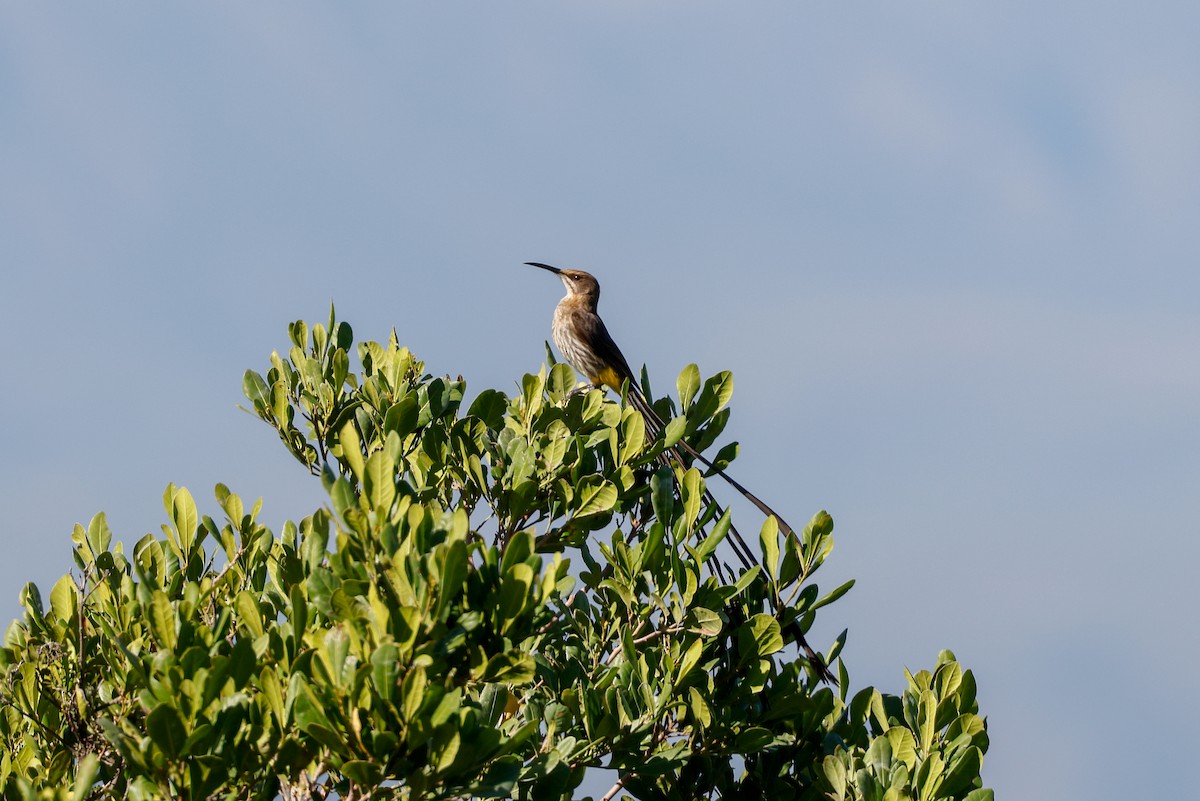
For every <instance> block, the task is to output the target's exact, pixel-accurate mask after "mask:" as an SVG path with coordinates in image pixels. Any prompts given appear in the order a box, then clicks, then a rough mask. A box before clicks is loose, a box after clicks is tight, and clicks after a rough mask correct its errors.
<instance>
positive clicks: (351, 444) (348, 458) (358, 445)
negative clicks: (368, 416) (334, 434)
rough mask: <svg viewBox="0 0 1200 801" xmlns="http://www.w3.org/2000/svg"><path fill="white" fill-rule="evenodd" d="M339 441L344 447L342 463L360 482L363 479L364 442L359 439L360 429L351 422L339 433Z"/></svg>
mask: <svg viewBox="0 0 1200 801" xmlns="http://www.w3.org/2000/svg"><path fill="white" fill-rule="evenodd" d="M338 441H339V442H340V443H341V446H342V461H343V462H344V463H345V464H346V466H347V467H349V468H350V472H352V473H353V474H354V476H355V478H357V479H358V480H359V481H362V479H363V456H362V442H361V441H360V440H359V438H358V429H357V428H355V427H354V421H353V420H351V421H349V422H347V423H346V424H345V425H344V426H342V430H341V431H340V432H339V433H338Z"/></svg>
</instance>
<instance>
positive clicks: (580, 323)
mask: <svg viewBox="0 0 1200 801" xmlns="http://www.w3.org/2000/svg"><path fill="white" fill-rule="evenodd" d="M525 264H526V265H528V266H530V267H538V268H541V269H543V270H548V271H549V272H551V273H554V274H555V275H557V276H558V277H559V278H560V279H561V280H562V282H563V285H564V286H565V287H566V289H567V294H566V295H565V296H564V297H563V299H562V300H560V301H559V302H558V306H557V307H555V309H554V320H553V323H552V324H551V335H552V337H553V339H554V345H555V347H557V348H558V351H559V353H561V354H562V355H563V358H565V359H566V360H567V362H568V363H569V364H570V365H571V366H572V367H574V368H575V370H577V371H578V372H580V373H582V374H583V375H584V377H585V378H586V379H587V381H588V383H590V384H591V385H592V386H594V387H607V388H609V389H611V390H613V391H614V392H616V393H618V394H621V393H622V391H623V388H627V389H624V392H625V395H626V397H627V398H628V400H629V402H630V404H631V405H632V406H633V407H634V408H635V409H637V410H638V412H640V413H641V415H642V417H643V419H644V420H645V422H646V429H647V431H648V432H649V433H650V435H651V436H657V435H658V433H659V432H661V431H662V430H663V428H665V426H666V424H665V423H664V421H663V419H662V418H661V417H660V416H659V415H658V413H657V412H655V411H654V409H653V407H652V406H651V405H650V402H649V400H647V398H646V396H645V395H644V394H643V393H642V390H641V388H640V387H639V386H638V383H637V381H636V380H635V378H634V375H633V370H631V369H630V367H629V362H628V360H626V358H625V355H624V354H623V353H622V352H621V349H620V348H619V347H618V346H617V343H616V342H615V341H614V340H613V338H612V335H611V334H610V333H609V332H608V327H607V326H606V325H605V324H604V320H602V319H601V318H600V314H599V312H598V311H597V307H598V306H599V303H600V282H599V281H597V280H596V277H595V276H593V275H592V274H591V273H588V272H584V271H583V270H571V269H561V268H559V267H552V266H551V265H549V264H543V263H541V262H536V261H527V262H525ZM677 447H678V448H682V449H683V450H684V451H685V452H686V453H687V454H688V455H689V456H690V457H691V458H692V459H695V460H696V461H699V462H700V463H701V464H703V465H705V466H706V467H708V468H709V469H710V470H711V471H712V472H713V473H715V474H716V475H719V476H720V477H721V478H722V479H724V480H725V481H726V482H728V483H729V485H730V486H732V487H733V488H734V489H735V490H737V491H738V492H739V493H741V495H742V496H743V497H745V498H746V500H748V501H750V503H752V504H754V506H755V507H757V508H758V509H759V511H761V512H762V513H763V514H765V515H767V516H768V517H774V518H775V519H776V520H777V521H778V523H779V528H780V530H781V531H782V532H783V533H784V535H785V536H787V535H788V534H789V533H792V531H793V529H792V527H791V526H790V525H788V524H787V523H786V522H785V521H784V519H783V518H782V517H781V516H780V515H779V514H777V513H776V512H775V510H773V509H772V508H771V507H770V506H768V505H767V504H766V503H764V502H763V501H761V500H760V499H759V498H758V497H757V496H756V495H754V493H752V492H750V491H749V490H748V489H746V488H745V487H743V486H742V485H741V484H739V483H738V482H737V481H735V480H734V479H733V478H732V477H730V476H729V474H727V473H726V472H725V471H724V470H721V469H720V468H718V467H717V466H716V465H714V464H713V463H712V462H711V461H709V460H708V459H707V458H706V457H704V456H703V455H702V454H700V453H699V452H698V451H696V450H695V449H694V448H693V447H692V446H691V445H689V444H688V443H687V442H686V441H685V440H682V439H681V440H680V441H679V442H678V444H677ZM668 453H669V454H670V458H674V459H675V460H676V461H678V462H679V463H680V464H685V463H684V460H683V457H682V455H681V454H680V453H679V452H678V450H676V448H671V449H669V451H668ZM685 466H686V465H685ZM704 497H705V500H706V501H708V502H709V503H711V504H713V505H714V506H716V508H717V509H718V512H719V511H720V507H719V506H717V504H716V498H714V497H713V495H712V493H711V492H710V491H709V490H708V489H707V488H706V489H705V492H704ZM729 533H730V537H731V544H732V545H733V550H734V553H735V554H736V555H737V557H738V559H739V560H740V561H741V562H742V566H743V567H745V568H746V569H750V568H751V566H752V565H757V564H758V562H757V560H756V559H755V558H754V555H753V553H752V552H751V551H750V548H749V546H747V545H746V542H745V540H744V539H743V538H742V536H741V535H740V534H739V533H738V532H737V529H736V528H734V527H733V526H732V525H730V528H729ZM784 630H785V631H787V632H789V633H791V634H792V635H793V636H794V638H795V640H796V643H797V644H798V645H799V646H800V648H801V649H802V650H803V651H804V654H805V657H806V658H807V659H808V661H809V664H811V665H812V667H813V669H814V670H815V671H816V673H817V675H818V676H819V677H820V678H821V679H822V680H823V681H826V682H828V683H830V684H835V683H836V680H835V679H834V676H833V674H832V673H831V672H830V670H829V667H828V666H827V665H826V664H825V661H824V660H823V659H822V658H821V657H820V656H819V655H818V654H817V653H816V651H814V650H813V649H812V648H811V647H810V646H809V644H808V642H807V641H806V640H805V639H804V633H803V631H801V629H800V625H799V623H798V622H797V621H795V620H793V621H791V622H790V623H789V624H788V625H786V626H785V627H784Z"/></svg>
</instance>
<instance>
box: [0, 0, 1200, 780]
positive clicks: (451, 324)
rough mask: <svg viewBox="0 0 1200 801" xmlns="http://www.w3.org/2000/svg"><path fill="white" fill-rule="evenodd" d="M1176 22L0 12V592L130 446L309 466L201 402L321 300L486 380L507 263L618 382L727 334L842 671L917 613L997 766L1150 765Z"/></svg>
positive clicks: (1182, 79)
mask: <svg viewBox="0 0 1200 801" xmlns="http://www.w3.org/2000/svg"><path fill="white" fill-rule="evenodd" d="M1197 41H1200V8H1198V7H1196V6H1195V5H1194V4H1185V3H1182V2H1161V3H1154V4H1149V5H1143V6H1137V7H1134V6H1120V5H1111V6H1103V5H1100V6H1098V5H1096V4H1085V3H1081V2H1067V3H1058V4H1052V5H1047V4H1041V3H1032V2H1014V3H1004V4H996V3H993V4H964V3H945V2H940V3H938V2H911V3H904V4H895V3H889V4H875V5H869V6H863V5H854V4H832V3H830V4H820V5H818V4H796V3H784V2H766V3H761V4H755V5H753V6H747V5H745V4H742V5H739V6H737V7H736V8H735V7H734V6H731V5H728V4H718V3H709V2H698V3H697V2H693V3H682V2H656V3H632V2H573V3H508V4H502V5H501V4H487V5H485V4H475V5H467V4H450V3H439V4H423V5H417V4H380V3H356V4H353V5H352V6H342V5H333V4H326V5H315V4H286V5H285V4H281V3H255V4H244V3H232V2H227V3H219V2H212V3H205V4H190V5H183V4H171V5H159V4H148V3H140V4H139V3H131V4H125V5H123V6H120V7H114V6H111V5H105V6H97V5H86V6H84V5H78V4H76V5H74V6H66V5H51V4H22V5H16V4H8V5H5V6H3V7H0V141H2V142H3V147H2V148H0V252H2V253H3V261H4V266H5V269H4V270H3V273H2V274H3V279H2V280H3V284H2V286H3V290H2V291H0V314H2V316H3V319H4V321H5V323H6V331H7V342H8V347H7V369H6V370H5V377H4V379H3V381H4V390H5V391H4V392H2V393H0V421H2V423H0V425H2V426H3V438H4V441H5V443H6V451H7V458H6V459H4V460H3V463H2V465H0V471H2V472H0V478H2V480H0V502H2V505H3V508H4V509H5V510H6V523H5V526H4V533H3V535H0V538H2V539H0V542H2V543H3V545H4V547H5V550H6V552H7V553H8V554H9V556H8V558H6V559H4V560H3V561H2V562H0V613H2V615H3V617H4V619H6V620H7V619H8V618H9V617H11V616H14V615H16V614H17V613H18V611H19V610H18V606H17V603H16V596H17V592H18V590H19V588H20V587H21V586H22V585H23V584H24V582H26V581H29V580H33V581H37V582H39V583H40V584H42V585H43V587H48V586H49V585H50V584H52V583H53V581H54V580H55V579H56V578H57V577H58V576H59V575H61V574H62V573H63V572H65V570H66V569H67V568H68V567H69V566H70V556H69V536H68V535H69V532H70V529H71V526H72V525H73V524H74V523H75V522H76V521H81V522H86V521H87V520H88V519H89V518H90V517H91V515H92V514H94V513H95V512H96V511H98V510H101V509H103V510H105V511H107V513H108V515H109V518H110V521H111V522H112V524H113V527H114V529H115V530H116V532H117V533H118V535H119V536H120V537H121V538H123V539H125V540H126V542H129V543H132V542H133V541H136V540H137V539H138V538H139V537H140V536H141V535H142V534H144V533H146V532H148V531H155V530H157V529H158V526H159V524H160V523H161V522H163V512H162V509H161V503H160V498H161V494H162V490H163V488H164V486H165V485H166V484H167V482H175V483H177V484H185V485H187V486H188V487H189V488H191V489H192V491H193V493H194V494H195V495H196V496H197V497H198V498H211V488H212V486H213V485H214V484H215V483H216V482H218V481H222V482H225V483H227V484H229V485H230V486H231V487H232V488H233V489H234V490H235V491H237V492H239V493H241V494H243V495H245V496H249V497H257V496H260V495H261V496H263V497H264V499H265V503H264V509H265V512H264V514H265V517H266V519H267V521H268V522H269V523H270V524H271V525H272V526H273V527H274V528H276V529H278V526H279V524H281V523H282V521H283V520H284V519H286V518H298V517H301V516H303V515H304V514H306V513H308V512H309V511H311V509H312V508H313V506H314V505H315V504H317V503H320V502H321V500H322V496H321V493H320V489H319V487H318V486H316V485H315V483H314V482H312V481H311V480H310V479H309V478H308V477H307V475H306V474H305V473H304V472H303V471H302V470H300V469H299V467H298V466H297V465H296V464H295V463H294V462H293V461H292V460H291V457H290V456H287V455H286V454H285V453H284V452H283V451H282V450H281V448H280V447H278V445H277V442H276V441H275V439H274V437H273V435H272V433H271V432H270V430H268V429H267V428H266V427H264V426H262V425H261V424H258V423H257V422H256V421H255V420H253V419H252V418H250V417H249V416H247V415H244V414H242V413H241V412H238V411H237V410H236V408H235V405H236V404H238V403H239V402H240V401H241V397H240V380H241V374H242V371H243V370H244V369H246V368H247V367H254V368H256V369H262V367H263V366H264V365H265V364H266V357H267V355H268V354H269V353H270V351H271V350H272V349H273V348H278V347H283V346H284V345H285V342H286V335H285V326H286V324H287V322H289V321H290V320H293V319H296V318H298V317H305V318H307V319H310V320H317V319H323V317H324V316H325V314H326V312H327V309H328V305H329V302H330V301H331V300H333V301H335V302H336V303H337V306H338V310H339V314H340V316H341V317H342V318H343V319H346V320H349V321H350V322H351V323H352V324H353V325H354V327H355V330H356V332H357V334H358V335H359V337H360V338H375V339H381V338H384V337H386V336H387V333H388V331H389V330H390V329H391V328H392V327H393V326H395V327H396V329H397V331H398V334H399V336H400V339H401V340H402V341H403V342H404V343H406V344H408V345H409V346H410V347H412V348H413V349H414V350H415V351H416V352H417V353H418V355H420V356H421V357H422V358H424V359H425V360H426V362H427V364H428V367H429V369H430V370H431V371H432V372H434V373H450V374H460V373H461V374H462V375H464V376H465V377H466V378H467V380H468V382H469V385H470V386H471V387H472V388H473V389H476V390H478V389H481V388H483V387H487V386H495V387H498V388H501V389H506V390H511V389H512V388H513V387H514V386H515V382H516V381H517V380H518V379H519V377H520V375H521V374H522V373H523V372H525V371H535V370H536V369H537V368H538V366H539V364H540V363H541V360H542V358H543V351H542V342H543V340H544V339H546V338H548V336H549V319H550V314H551V311H552V308H553V306H554V304H555V303H556V302H557V300H558V297H559V296H560V295H561V287H560V285H559V284H558V282H556V281H553V280H551V279H550V278H549V277H548V276H546V275H545V274H544V273H541V272H538V271H534V270H532V269H530V268H527V267H522V266H521V263H522V262H525V261H530V260H536V261H545V262H549V263H552V264H558V265H561V266H572V267H579V268H583V269H588V270H590V271H592V272H594V273H595V274H596V275H597V276H598V277H599V278H600V280H601V282H602V284H603V286H604V298H603V300H602V302H601V311H602V312H603V314H604V316H605V318H606V320H607V321H608V325H609V328H610V329H611V330H612V331H613V334H614V336H615V337H616V338H617V340H618V341H619V342H620V343H621V345H622V348H623V349H624V351H625V353H626V355H627V356H628V357H629V358H630V360H631V361H632V362H634V363H636V364H641V363H642V362H645V363H647V364H648V365H649V369H650V371H651V374H652V376H653V378H654V380H655V383H656V386H657V387H658V388H659V389H666V388H669V387H671V386H673V384H674V378H675V376H676V375H677V374H678V372H679V370H680V369H681V368H682V367H683V366H684V365H685V364H687V363H688V362H693V361H694V362H697V363H698V364H699V365H700V367H701V370H702V371H703V372H705V373H706V374H708V373H712V372H715V371H717V370H722V369H729V370H732V371H733V372H734V374H735V377H736V384H737V394H736V395H735V398H734V418H733V422H732V424H731V426H730V435H731V436H732V437H733V438H736V439H738V440H739V441H741V443H742V457H741V459H740V460H739V462H738V464H737V466H736V470H735V473H736V474H737V475H738V477H739V478H740V479H742V480H743V481H744V483H746V484H748V485H750V486H753V487H754V488H755V489H756V490H757V491H759V494H760V495H762V496H763V497H764V498H767V499H769V502H770V503H772V505H774V506H775V507H776V508H777V509H780V511H781V512H783V513H784V514H785V515H786V516H787V517H788V518H789V519H791V520H792V521H793V522H798V521H803V520H805V519H807V518H808V516H809V515H810V514H811V513H813V512H815V511H816V510H818V509H821V508H827V509H829V511H830V512H831V513H832V514H833V516H834V519H835V520H836V521H837V535H838V544H837V549H836V550H835V552H834V557H833V561H832V562H831V563H830V564H829V565H828V566H827V567H826V568H825V571H824V573H825V574H827V575H825V574H823V576H822V583H823V584H825V583H828V584H829V586H833V584H834V582H836V581H840V580H841V579H844V578H847V577H855V578H857V579H858V580H859V583H858V585H857V587H856V588H855V589H854V591H853V592H852V593H851V594H850V595H849V596H847V597H846V598H845V599H844V600H843V601H841V602H839V603H838V604H837V605H836V606H835V607H833V608H831V609H830V610H828V611H827V612H826V613H824V616H823V617H822V619H821V620H820V621H818V627H817V631H816V632H815V639H816V641H817V642H828V641H830V640H832V638H833V637H834V636H835V635H836V634H837V633H838V632H839V631H840V630H841V629H842V628H844V627H848V628H849V629H850V640H849V645H848V646H847V648H846V658H847V660H848V663H849V667H850V671H851V676H852V680H853V683H854V684H855V686H856V687H861V686H863V685H864V684H875V685H878V686H880V687H883V688H887V689H891V690H899V689H900V688H901V687H902V686H903V673H902V668H903V667H904V666H908V667H910V668H912V669H914V670H915V669H918V668H921V667H925V666H928V665H930V664H931V663H932V662H933V660H934V659H935V657H936V654H937V651H938V650H939V649H940V648H947V647H948V648H951V649H953V650H954V651H955V652H956V653H957V654H958V656H959V657H960V659H961V660H962V661H963V662H964V663H966V664H967V665H968V666H970V667H972V668H973V669H974V670H975V671H976V674H977V678H978V682H979V686H980V698H981V702H982V704H983V707H984V711H985V712H986V713H987V715H988V717H989V725H990V731H991V736H992V750H991V752H990V753H989V755H988V760H987V763H986V765H985V777H986V779H987V781H988V783H989V784H990V785H991V786H993V787H994V788H996V790H997V791H998V792H999V793H1000V794H1001V795H1003V796H1005V797H1010V798H1022V799H1038V798H1055V799H1100V800H1104V799H1114V801H1115V799H1127V798H1130V797H1154V796H1160V797H1161V796H1173V795H1178V792H1177V791H1176V790H1177V788H1178V787H1179V785H1181V784H1182V782H1183V781H1184V778H1183V777H1184V776H1185V775H1187V766H1190V764H1191V756H1192V754H1191V749H1190V748H1189V747H1188V746H1189V745H1190V744H1192V743H1194V741H1195V735H1194V731H1193V727H1192V724H1191V721H1192V720H1194V719H1195V718H1196V717H1197V715H1198V714H1200V703H1198V702H1197V700H1196V695H1195V693H1194V678H1193V673H1194V671H1193V669H1192V666H1193V665H1195V664H1196V663H1197V661H1198V660H1200V643H1198V639H1197V636H1196V634H1197V627H1196V624H1195V622H1194V621H1195V616H1196V612H1197V608H1196V602H1195V600H1194V599H1193V590H1192V587H1193V586H1194V585H1193V584H1192V576H1193V572H1194V566H1195V565H1196V564H1197V561H1198V557H1200V545H1197V542H1198V538H1197V536H1196V535H1197V533H1198V531H1197V528H1198V524H1197V521H1198V520H1200V456H1198V454H1200V422H1198V417H1197V413H1196V412H1197V408H1198V406H1200V360H1198V359H1197V353H1198V352H1200V315H1198V313H1197V300H1196V299H1197V297H1200V270H1197V269H1195V261H1196V255H1195V254H1196V252H1197V239H1198V234H1197V231H1198V230H1200V226H1197V219H1198V218H1200V49H1197V48H1196V45H1195V43H1196V42H1197ZM202 505H203V504H202ZM213 509H215V504H213V503H211V502H209V503H208V504H207V509H206V510H207V511H210V512H211V511H212V510H213ZM1151 766H1153V767H1151Z"/></svg>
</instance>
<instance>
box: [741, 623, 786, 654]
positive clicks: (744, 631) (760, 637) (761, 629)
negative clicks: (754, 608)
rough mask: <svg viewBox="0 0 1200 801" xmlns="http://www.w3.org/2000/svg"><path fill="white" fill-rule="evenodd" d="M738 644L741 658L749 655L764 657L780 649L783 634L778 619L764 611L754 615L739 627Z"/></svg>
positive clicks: (781, 647)
mask: <svg viewBox="0 0 1200 801" xmlns="http://www.w3.org/2000/svg"><path fill="white" fill-rule="evenodd" d="M738 644H739V646H740V647H741V650H742V659H743V660H745V659H747V658H749V656H750V655H755V656H757V657H759V658H765V657H767V656H770V655H771V654H773V653H775V652H777V651H780V650H782V649H783V634H782V632H781V631H780V630H779V621H778V620H776V619H775V618H774V617H772V616H771V615H768V614H765V613H759V614H757V615H755V616H754V617H752V618H750V619H749V620H747V621H746V622H745V623H743V624H742V625H741V626H740V627H739V629H738Z"/></svg>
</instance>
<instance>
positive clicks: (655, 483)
mask: <svg viewBox="0 0 1200 801" xmlns="http://www.w3.org/2000/svg"><path fill="white" fill-rule="evenodd" d="M650 504H651V506H652V507H653V508H654V516H655V518H657V519H658V521H659V522H660V523H662V524H663V525H664V526H670V525H671V522H672V521H673V520H674V519H675V478H674V476H673V475H672V474H671V468H669V467H666V466H665V465H664V466H663V467H660V468H658V469H657V470H655V471H654V473H653V474H652V475H651V476H650Z"/></svg>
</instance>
